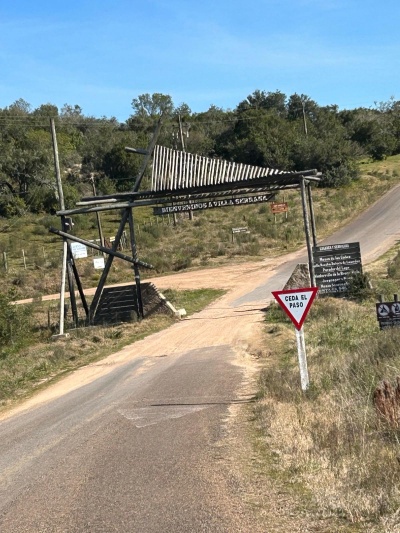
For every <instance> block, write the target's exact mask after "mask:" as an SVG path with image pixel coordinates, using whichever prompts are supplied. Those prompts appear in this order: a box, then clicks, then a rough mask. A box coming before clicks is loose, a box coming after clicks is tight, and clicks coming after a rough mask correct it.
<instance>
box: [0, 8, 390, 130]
mask: <svg viewBox="0 0 400 533" xmlns="http://www.w3.org/2000/svg"><path fill="white" fill-rule="evenodd" d="M399 20H400V2H399V1H398V0H386V1H385V0H384V1H382V2H376V1H372V0H363V1H361V0H264V1H263V0H252V1H249V0H248V1H244V0H229V1H226V0H197V1H189V0H140V1H139V0H130V1H129V0H96V1H94V0H80V1H76V0H69V1H68V0H67V1H65V0H64V1H62V2H60V1H58V0H52V1H50V0H35V1H32V0H0V72H1V75H0V108H4V107H6V106H8V105H10V104H11V103H13V102H14V101H15V100H17V99H18V98H23V99H24V100H26V101H27V102H29V103H30V104H31V105H32V108H33V109H34V108H36V107H38V106H40V105H41V104H46V103H52V104H55V105H57V106H58V107H59V108H61V107H62V106H63V105H64V104H65V103H68V104H70V105H75V104H78V105H79V106H81V108H82V110H83V113H84V114H85V115H89V116H95V117H101V116H106V117H112V116H114V117H116V118H117V119H119V120H120V121H125V120H126V119H127V118H128V117H129V116H130V115H131V114H132V107H131V102H132V99H133V98H136V97H137V96H138V95H140V94H143V93H150V94H152V93H155V92H158V93H164V94H169V95H171V97H172V99H173V101H174V103H175V105H179V104H181V103H186V104H188V105H189V107H190V108H191V109H192V111H194V112H201V111H206V110H207V109H208V108H209V107H210V105H212V104H213V105H216V106H218V107H222V108H223V109H233V108H235V107H236V106H237V104H238V103H239V102H241V101H242V100H244V99H245V98H246V97H247V96H248V95H249V94H251V93H252V92H254V91H255V90H257V89H259V90H263V91H267V92H268V91H276V90H280V91H282V92H283V93H285V94H286V95H288V96H290V95H291V94H293V93H298V94H306V95H307V96H309V97H310V98H312V99H313V100H315V101H316V102H317V103H318V104H319V105H328V104H337V105H338V106H339V107H340V108H341V109H353V108H356V107H359V106H365V107H370V106H373V105H374V102H375V101H377V102H381V101H388V100H389V99H390V97H392V96H393V97H394V98H395V99H396V100H400V68H399V63H400V31H399Z"/></svg>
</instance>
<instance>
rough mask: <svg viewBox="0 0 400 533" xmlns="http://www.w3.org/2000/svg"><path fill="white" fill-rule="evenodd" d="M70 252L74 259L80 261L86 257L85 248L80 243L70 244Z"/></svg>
mask: <svg viewBox="0 0 400 533" xmlns="http://www.w3.org/2000/svg"><path fill="white" fill-rule="evenodd" d="M71 252H72V256H73V258H74V259H81V258H82V257H87V248H86V246H85V245H84V244H81V243H80V242H71Z"/></svg>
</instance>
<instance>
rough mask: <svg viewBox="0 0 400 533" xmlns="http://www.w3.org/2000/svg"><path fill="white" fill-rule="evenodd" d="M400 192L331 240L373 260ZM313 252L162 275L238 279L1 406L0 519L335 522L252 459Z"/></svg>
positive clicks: (96, 524) (100, 524) (311, 526)
mask: <svg viewBox="0 0 400 533" xmlns="http://www.w3.org/2000/svg"><path fill="white" fill-rule="evenodd" d="M399 202H400V187H399V186H397V187H395V188H394V189H393V190H392V191H391V192H390V193H389V194H387V195H386V196H384V197H383V198H382V199H380V200H379V201H378V202H376V203H375V204H374V205H373V206H372V207H371V208H370V209H369V210H368V211H367V212H365V213H364V214H363V215H361V217H359V218H358V219H357V220H356V221H354V222H353V223H351V224H350V225H349V226H348V227H346V228H344V229H342V230H340V231H338V232H337V233H336V234H334V235H332V236H331V237H330V238H329V239H327V240H326V241H324V242H329V243H333V242H354V241H360V243H361V252H362V256H363V262H364V263H366V262H368V261H371V260H372V259H374V258H376V257H377V256H378V255H380V254H382V253H383V252H384V251H385V250H386V249H387V248H389V247H390V246H391V245H393V244H394V242H395V241H396V240H397V239H398V237H397V235H399V234H400V220H399V217H398V208H397V206H398V204H399ZM305 256H306V254H305V252H304V250H303V251H300V252H297V253H293V254H290V255H287V256H285V257H281V258H274V259H271V260H268V259H266V260H264V261H262V262H258V263H251V264H242V265H239V266H237V267H222V268H219V269H217V271H214V270H212V269H207V270H204V271H201V272H199V273H183V274H175V275H173V276H171V277H162V278H159V280H158V282H157V285H158V286H159V287H160V288H168V287H173V288H177V287H179V288H189V287H193V284H195V285H196V286H197V287H198V286H224V287H227V288H229V290H228V292H227V293H226V294H225V295H224V296H223V297H221V298H220V299H219V300H217V301H216V302H214V303H213V304H212V305H210V306H209V307H208V308H206V309H205V310H203V311H202V312H200V313H197V314H196V315H193V316H191V317H190V318H188V319H186V320H182V321H181V322H179V323H176V324H174V325H173V326H172V327H170V328H169V329H167V330H165V331H162V332H159V333H156V334H153V335H152V336H150V337H147V338H145V339H144V340H141V341H139V342H136V343H135V344H132V345H130V346H127V347H125V348H124V349H122V350H121V351H119V352H117V353H115V354H113V355H112V356H109V357H108V358H107V359H104V360H103V361H101V362H97V363H93V364H91V365H88V366H87V367H85V368H82V369H80V370H78V371H76V372H75V373H73V374H71V375H70V376H69V377H67V378H66V379H64V380H62V381H60V382H58V383H56V384H53V385H52V386H51V387H49V388H48V389H47V390H45V391H42V392H40V393H39V394H37V395H36V396H35V397H34V398H32V399H31V400H29V401H28V402H26V403H25V404H23V405H22V406H19V407H18V408H17V409H14V411H11V412H9V413H8V414H6V415H3V419H2V421H1V422H0V449H1V453H0V471H1V472H2V476H1V480H0V530H1V531H4V532H13V533H18V532H71V533H72V532H76V533H78V532H79V533H82V532H85V531H87V532H112V531H117V532H135V531H137V532H146V533H154V532H160V533H161V532H167V531H168V532H176V533H179V532H185V533H187V532H192V531H193V532H200V531H201V532H207V531H209V532H227V533H228V532H229V533H234V532H250V531H251V532H257V531H259V532H265V531H271V532H283V531H285V532H286V531H288V530H290V531H292V532H295V531H302V532H304V531H326V532H328V531H335V529H333V528H332V527H331V524H330V522H329V520H328V519H326V520H325V521H321V520H317V519H310V518H309V517H307V516H303V517H302V516H296V517H295V518H293V517H291V516H290V513H288V512H286V510H285V505H284V503H282V496H279V494H277V493H276V491H274V487H273V485H272V484H271V485H270V486H259V485H258V486H257V487H255V486H254V485H252V483H251V478H250V482H249V479H248V478H247V477H246V475H245V474H244V473H243V469H242V465H241V462H240V461H241V460H242V458H243V456H245V455H246V453H247V446H248V444H247V440H246V435H245V432H246V428H247V424H246V414H245V413H246V407H247V405H248V403H250V402H251V401H252V398H253V396H254V393H255V390H256V389H255V385H254V378H255V377H256V375H257V360H256V358H255V357H253V356H252V355H251V354H252V353H254V351H255V348H256V346H257V343H258V342H259V331H260V323H261V322H262V320H263V309H264V308H265V306H266V304H267V302H268V301H269V300H270V298H271V290H277V289H280V288H282V286H283V284H284V283H285V281H286V280H287V279H288V277H289V275H290V273H291V271H292V270H293V268H294V266H295V264H297V263H298V262H304V261H305ZM225 270H226V277H224V271H225ZM257 491H258V492H259V493H260V494H261V492H262V493H263V494H264V497H265V495H266V496H267V502H268V506H267V507H263V508H262V509H261V510H260V509H259V507H260V506H259V505H257V503H256V502H257V500H258V499H262V498H261V495H260V494H256V492H257ZM280 498H281V499H280Z"/></svg>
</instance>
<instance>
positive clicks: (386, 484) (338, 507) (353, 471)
mask: <svg viewBox="0 0 400 533" xmlns="http://www.w3.org/2000/svg"><path fill="white" fill-rule="evenodd" d="M279 314H280V310H278V309H276V306H273V309H272V311H270V313H267V323H266V335H267V337H268V344H270V343H271V342H273V344H274V347H275V353H274V354H273V355H272V356H270V357H269V360H268V363H267V364H266V367H265V369H264V371H263V373H262V376H261V381H260V389H261V392H260V400H259V402H258V404H257V406H256V409H255V413H256V417H257V421H258V425H259V428H260V431H261V433H262V435H263V442H264V451H265V453H266V454H267V455H269V457H270V458H272V459H273V470H274V472H275V475H276V474H278V475H280V476H283V477H284V478H285V479H288V478H290V479H291V480H292V481H293V482H297V483H300V484H301V486H302V487H304V488H305V489H307V490H308V491H309V493H310V494H311V495H312V502H313V504H314V505H315V506H316V508H317V509H318V510H319V512H320V513H322V514H323V515H325V516H330V515H334V516H338V517H344V518H346V519H347V520H348V522H349V524H359V525H360V527H361V531H368V532H371V533H372V532H378V531H386V532H393V533H394V532H396V531H400V517H399V516H398V514H397V511H398V509H399V505H400V483H399V481H400V432H399V429H398V425H393V424H389V423H388V422H387V420H384V419H382V417H380V416H379V414H378V413H377V411H376V409H375V408H374V404H373V393H374V390H375V389H376V387H377V386H378V385H379V383H380V382H381V381H382V380H383V379H386V380H389V381H391V382H395V378H396V377H397V376H399V375H400V352H399V350H398V346H399V342H400V331H399V330H392V331H385V332H379V330H378V325H377V321H376V319H375V316H374V315H375V309H374V303H373V302H369V303H368V304H365V305H358V304H355V303H352V302H349V301H343V300H334V299H321V300H319V301H317V302H316V303H315V304H314V305H313V308H312V312H311V313H310V317H309V318H308V319H307V322H306V326H305V329H306V344H307V356H308V366H309V373H310V380H311V387H310V389H309V391H308V392H307V393H303V392H301V390H300V378H299V371H298V367H297V362H296V356H297V348H296V346H295V339H294V331H293V329H294V328H293V327H292V326H290V325H289V324H287V321H286V320H280V319H279Z"/></svg>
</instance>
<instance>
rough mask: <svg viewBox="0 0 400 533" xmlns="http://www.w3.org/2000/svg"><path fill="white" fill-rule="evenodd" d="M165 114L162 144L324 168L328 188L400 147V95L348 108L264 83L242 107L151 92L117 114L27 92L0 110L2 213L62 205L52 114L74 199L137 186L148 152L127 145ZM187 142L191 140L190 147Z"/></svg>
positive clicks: (138, 141) (285, 166) (68, 195)
mask: <svg viewBox="0 0 400 533" xmlns="http://www.w3.org/2000/svg"><path fill="white" fill-rule="evenodd" d="M161 114H162V116H163V127H162V130H161V134H160V137H159V140H158V142H159V144H162V145H165V146H168V147H170V148H175V149H182V148H183V149H185V150H186V151H188V152H192V153H197V154H200V155H205V156H209V157H218V158H222V159H226V160H228V161H235V162H238V163H246V164H250V165H257V166H263V167H270V168H277V169H281V170H297V171H301V170H306V169H312V168H316V169H318V170H319V171H321V172H322V173H323V176H324V177H323V181H322V186H325V187H338V186H342V185H345V184H347V183H349V182H351V181H352V180H354V179H357V177H358V166H357V161H359V159H360V158H361V157H371V158H373V159H376V160H379V159H384V158H385V157H387V156H390V155H393V154H398V153H400V101H395V100H394V99H391V100H389V101H388V102H382V103H376V104H375V105H374V107H371V108H364V107H360V108H356V109H352V110H339V108H338V106H336V105H329V106H320V105H318V104H317V102H315V101H314V100H312V99H311V98H309V97H308V96H306V95H298V94H293V95H291V96H289V97H288V96H287V95H285V94H284V93H282V92H280V91H274V92H266V91H260V90H256V91H254V92H253V93H252V94H251V95H249V96H248V97H247V98H246V99H245V100H243V101H242V102H240V103H239V104H238V105H237V107H236V108H235V109H227V110H224V109H222V108H219V107H216V106H214V105H211V106H210V108H209V109H208V110H207V111H204V112H200V113H194V112H192V111H191V109H190V108H189V106H188V105H187V104H180V105H178V106H176V105H175V104H174V102H173V100H172V98H171V96H169V95H165V94H161V93H154V94H147V93H146V94H142V95H139V96H138V97H137V98H134V99H133V100H132V114H131V115H130V116H129V117H128V118H127V120H126V121H125V122H123V123H121V122H120V121H118V120H117V119H115V118H106V117H101V118H95V117H91V116H86V115H84V114H83V112H82V109H81V108H80V106H79V105H68V104H65V105H64V106H63V107H62V108H61V109H58V107H57V106H55V105H53V104H43V105H41V106H39V107H38V108H36V109H32V107H31V106H30V104H29V103H27V102H26V101H25V100H22V99H19V100H17V101H15V102H14V103H13V104H11V105H9V106H8V107H5V108H3V109H0V216H1V217H6V218H8V217H12V216H16V215H21V214H23V213H24V212H27V211H31V212H54V211H55V210H56V209H57V207H58V202H57V193H56V189H55V180H54V163H53V153H52V142H51V134H50V118H52V119H54V121H55V125H56V131H57V142H58V148H59V157H60V164H61V167H62V171H63V178H64V195H65V201H66V205H67V207H72V206H73V205H74V204H75V202H76V201H77V200H78V199H79V198H80V197H81V196H82V195H83V194H87V193H88V192H90V191H91V188H90V180H95V183H96V186H97V190H98V192H100V193H102V194H109V193H112V192H113V191H115V190H118V191H124V190H130V189H131V188H132V186H133V184H134V179H135V176H136V175H137V172H138V169H139V167H140V164H141V161H142V160H141V156H138V155H132V154H130V153H127V152H126V151H125V146H132V147H135V148H146V147H147V145H148V142H149V139H150V137H151V134H152V132H153V131H154V127H155V123H156V122H157V120H158V118H159V117H160V115H161ZM182 143H183V146H182Z"/></svg>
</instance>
